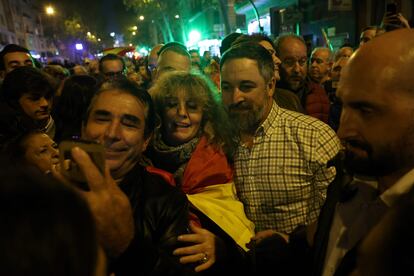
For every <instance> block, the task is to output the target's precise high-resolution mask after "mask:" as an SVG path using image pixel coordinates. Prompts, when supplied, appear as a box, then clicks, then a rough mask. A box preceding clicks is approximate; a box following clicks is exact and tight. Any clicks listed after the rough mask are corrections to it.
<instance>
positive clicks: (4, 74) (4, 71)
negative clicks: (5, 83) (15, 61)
mask: <svg viewBox="0 0 414 276" xmlns="http://www.w3.org/2000/svg"><path fill="white" fill-rule="evenodd" d="M0 77H1V79H3V80H4V78H5V77H6V70H1V71H0Z"/></svg>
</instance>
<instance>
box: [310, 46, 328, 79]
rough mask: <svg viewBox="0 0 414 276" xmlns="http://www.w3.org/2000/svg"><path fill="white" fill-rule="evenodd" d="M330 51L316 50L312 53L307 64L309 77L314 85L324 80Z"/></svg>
mask: <svg viewBox="0 0 414 276" xmlns="http://www.w3.org/2000/svg"><path fill="white" fill-rule="evenodd" d="M329 56H330V51H329V50H328V49H317V50H315V51H313V53H312V55H311V60H310V63H309V77H310V78H311V79H312V80H313V81H314V82H316V83H322V81H323V80H326V79H325V78H326V77H327V75H328V73H329V70H330V69H331V64H330V61H329Z"/></svg>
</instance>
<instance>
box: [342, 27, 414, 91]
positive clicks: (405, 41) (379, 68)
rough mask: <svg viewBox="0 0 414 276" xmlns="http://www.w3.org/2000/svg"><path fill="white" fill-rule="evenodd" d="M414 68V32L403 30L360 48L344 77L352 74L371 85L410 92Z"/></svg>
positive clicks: (378, 38)
mask: <svg viewBox="0 0 414 276" xmlns="http://www.w3.org/2000/svg"><path fill="white" fill-rule="evenodd" d="M413 68H414V30H411V29H404V30H398V31H393V32H389V33H386V34H384V35H382V36H380V37H377V38H376V39H375V40H373V41H371V42H370V43H367V44H366V45H364V47H361V48H359V49H358V51H357V52H356V54H355V56H353V57H352V58H351V59H350V62H349V66H347V70H344V72H343V74H347V75H348V74H349V73H350V72H347V71H351V72H352V73H353V74H352V75H354V76H355V77H357V76H359V78H367V77H369V78H370V79H371V81H372V82H373V84H378V85H384V84H386V85H388V86H391V87H393V88H395V87H400V88H403V87H405V89H409V90H412V89H413V88H414V78H412V69H413ZM413 92H414V91H413Z"/></svg>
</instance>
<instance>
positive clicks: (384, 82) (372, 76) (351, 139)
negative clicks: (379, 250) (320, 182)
mask: <svg viewBox="0 0 414 276" xmlns="http://www.w3.org/2000/svg"><path fill="white" fill-rule="evenodd" d="M413 47H414V31H413V30H409V29H405V30H399V31H393V32H389V33H386V34H384V35H382V36H380V37H378V38H376V39H375V40H373V41H372V42H371V43H368V44H366V45H365V46H364V47H361V48H360V49H359V50H358V51H357V52H356V53H355V55H353V56H352V57H351V58H350V60H349V63H348V65H347V66H346V67H345V68H344V69H343V71H342V76H341V80H340V82H339V86H338V90H337V93H338V96H339V98H340V99H341V101H342V103H343V109H342V114H341V120H340V127H339V130H338V136H339V137H340V138H341V140H342V141H343V144H344V145H345V149H346V150H345V162H344V163H345V167H346V170H347V171H348V172H351V173H352V174H354V175H358V176H360V175H363V176H364V179H363V180H361V178H360V177H358V178H356V177H354V180H353V181H352V183H350V184H349V185H347V187H346V188H345V189H344V187H343V186H342V183H341V181H339V178H338V176H337V179H336V180H337V181H334V182H333V183H332V185H331V186H330V188H329V189H328V198H327V201H326V203H325V206H324V208H323V209H322V211H321V214H320V217H319V221H318V230H317V232H316V235H315V243H314V250H315V251H314V252H315V259H314V261H315V267H314V268H315V269H314V271H313V272H314V274H315V275H334V274H335V275H347V273H349V272H350V271H352V270H353V269H354V266H355V260H356V254H355V252H356V248H357V246H358V244H359V243H360V242H361V240H363V238H364V237H365V236H366V235H367V233H368V232H369V231H370V230H371V228H372V227H373V226H375V225H376V223H377V222H378V221H379V220H380V219H381V218H382V217H383V215H384V213H385V212H386V211H387V210H388V209H389V208H390V207H392V206H393V205H394V204H395V202H396V201H397V200H399V199H400V197H401V195H403V194H405V193H407V192H408V191H409V190H410V189H411V188H412V187H413V186H414V171H413V170H414V142H413V141H414V116H413V114H414V89H413V87H414V79H413V78H412V68H414V55H413V54H412V49H413ZM338 175H339V176H340V175H341V173H339V174H338ZM367 176H368V177H370V178H371V179H372V180H375V181H367V180H366V178H365V177H367ZM395 238H399V237H395Z"/></svg>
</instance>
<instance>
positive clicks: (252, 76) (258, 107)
mask: <svg viewBox="0 0 414 276" xmlns="http://www.w3.org/2000/svg"><path fill="white" fill-rule="evenodd" d="M274 86H275V79H274V78H272V79H271V80H270V81H269V82H266V81H265V79H264V78H263V76H262V75H261V74H260V71H259V67H258V64H257V62H256V61H255V60H252V59H248V58H235V59H230V60H227V61H226V62H225V63H224V64H223V65H222V68H221V91H222V98H223V102H224V104H225V105H226V106H227V108H228V111H229V113H230V118H231V119H232V121H233V122H234V124H235V125H236V126H238V127H240V129H241V131H242V132H247V133H254V132H255V131H256V129H257V128H258V127H259V126H260V124H261V123H262V122H263V121H264V120H265V119H266V117H267V115H268V113H269V111H270V109H271V107H272V95H273V89H274Z"/></svg>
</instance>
